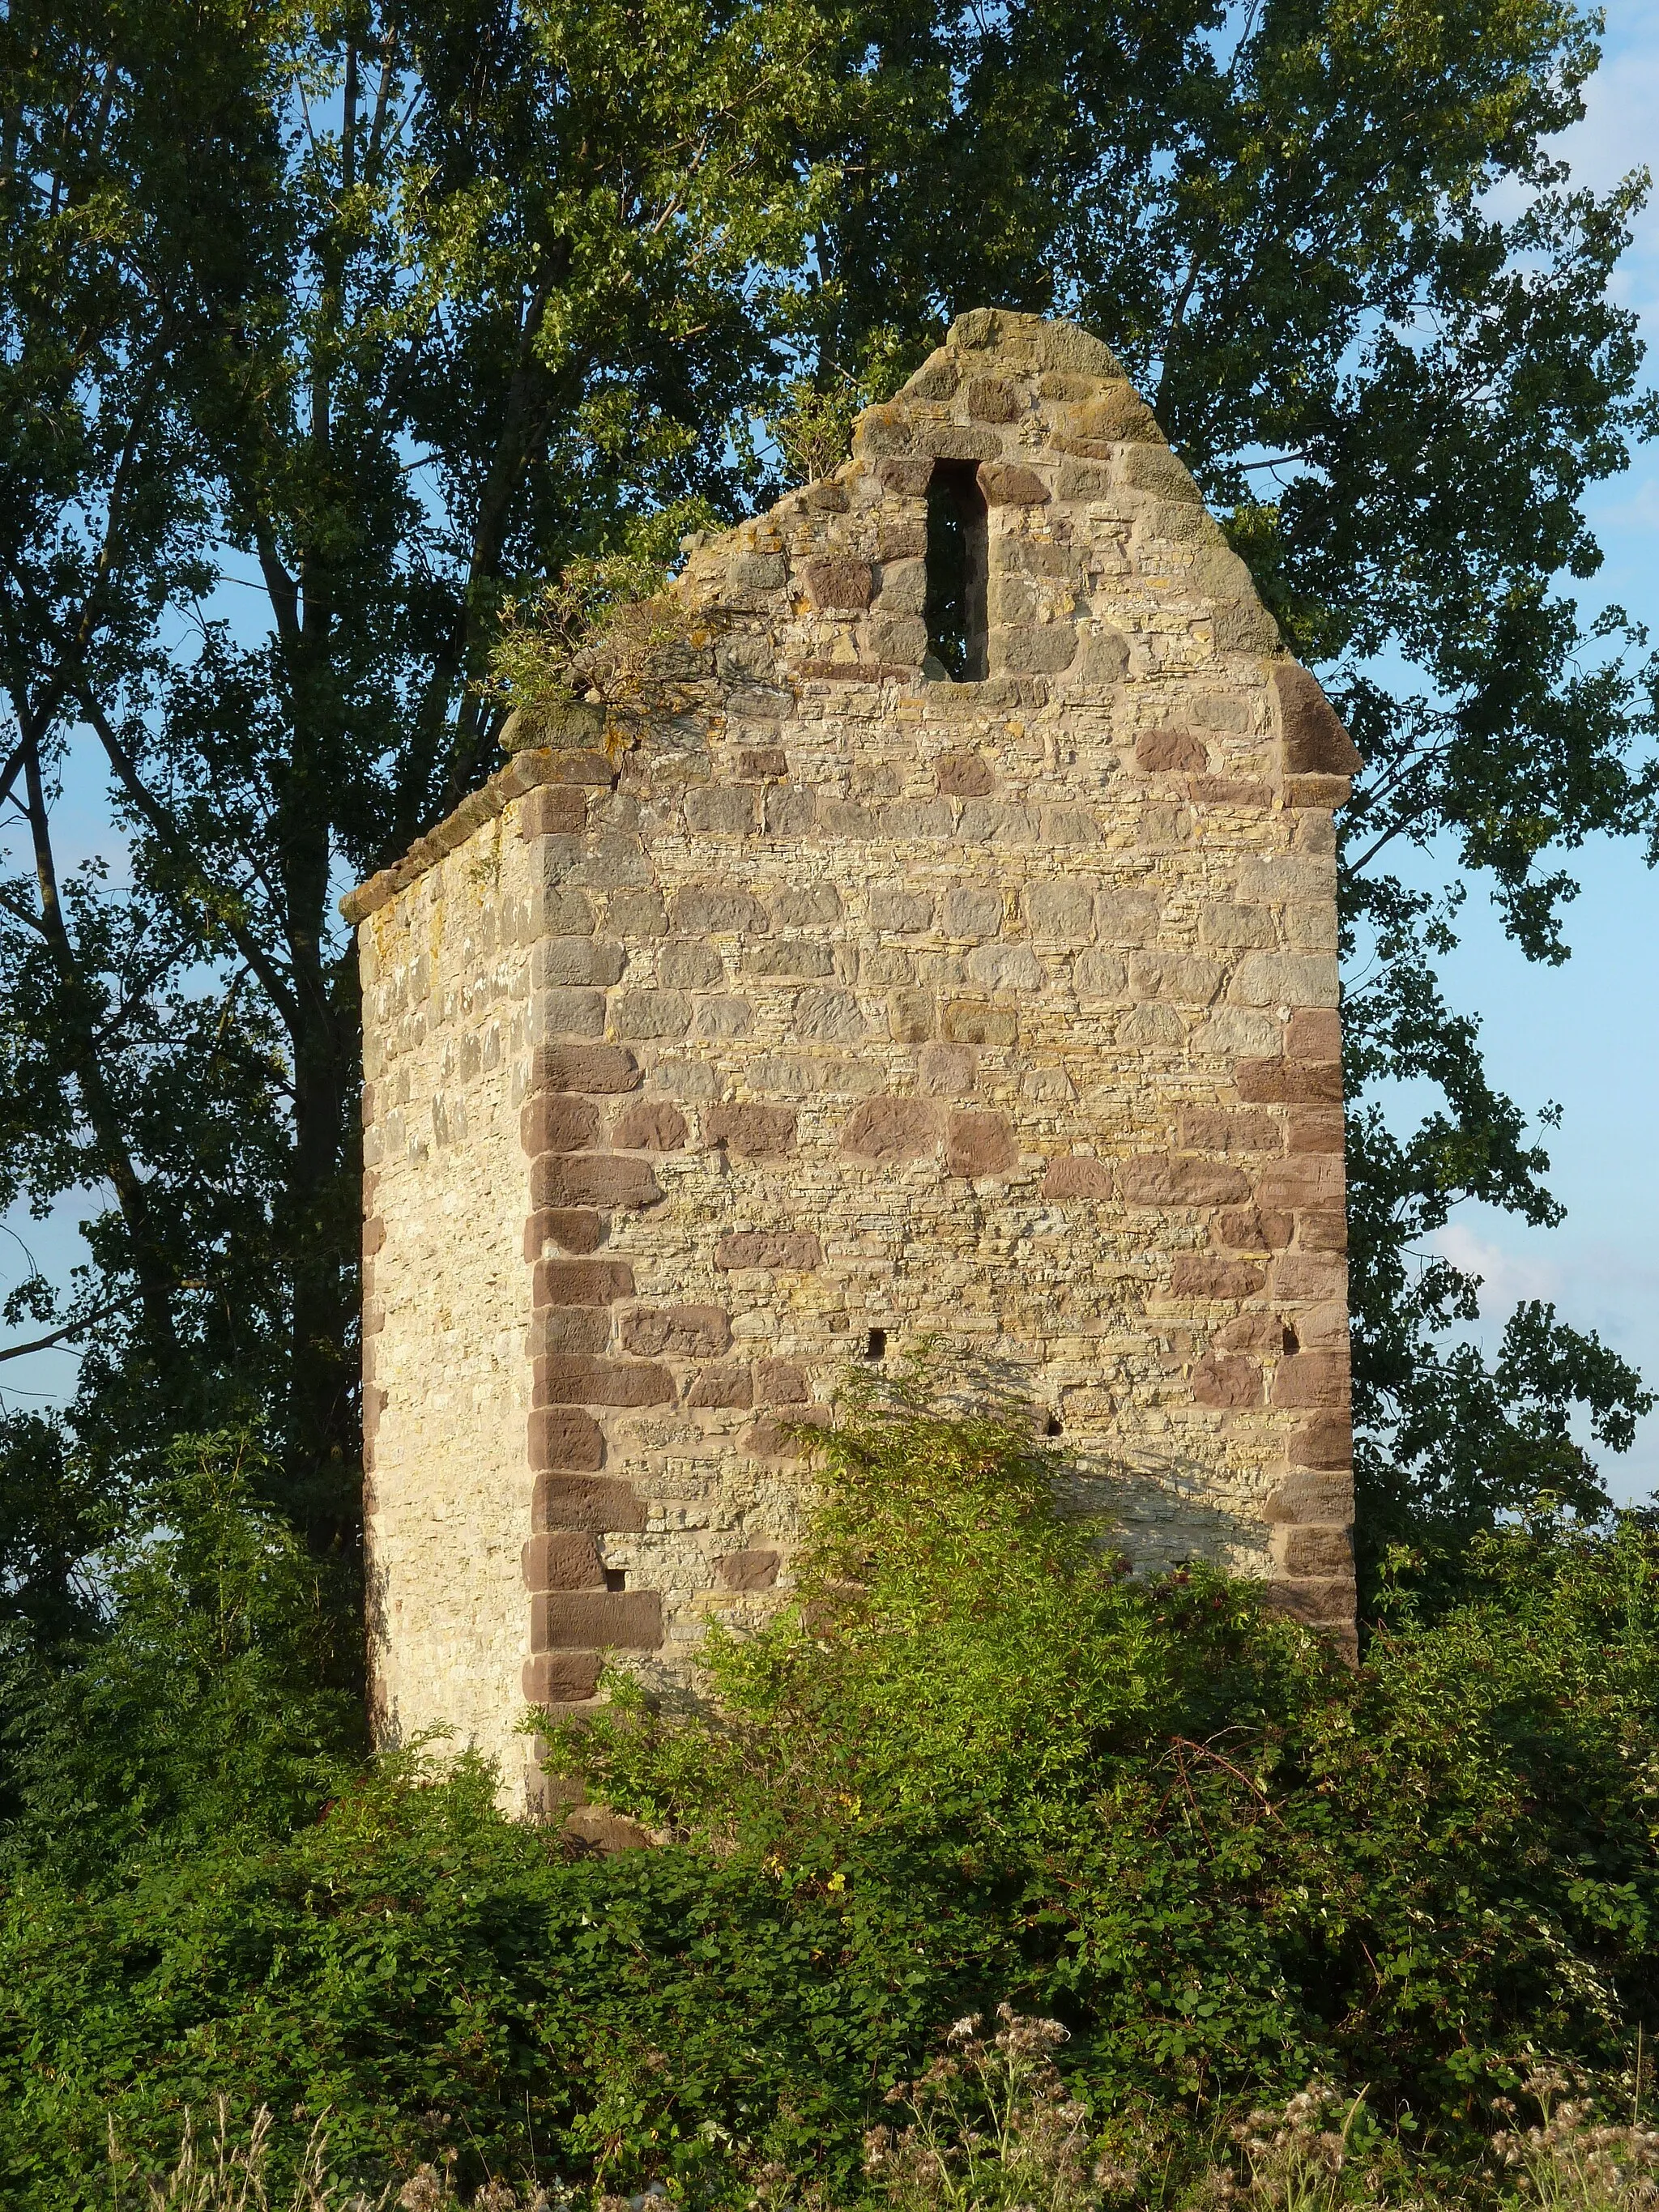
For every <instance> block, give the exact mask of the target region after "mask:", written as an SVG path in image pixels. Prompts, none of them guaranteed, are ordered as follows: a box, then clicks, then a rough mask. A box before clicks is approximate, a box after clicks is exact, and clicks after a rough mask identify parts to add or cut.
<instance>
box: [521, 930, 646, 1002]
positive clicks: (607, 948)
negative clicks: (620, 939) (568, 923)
mask: <svg viewBox="0 0 1659 2212" xmlns="http://www.w3.org/2000/svg"><path fill="white" fill-rule="evenodd" d="M626 957H627V956H626V955H625V954H624V952H623V949H622V947H621V945H617V944H614V943H611V942H610V941H608V940H604V939H595V938H592V937H544V938H543V939H540V941H539V942H538V944H537V945H536V947H535V949H534V951H533V952H532V955H531V968H530V975H531V981H532V985H533V986H534V987H535V988H536V989H537V990H538V991H544V990H548V989H550V988H553V987H556V986H558V985H562V984H572V983H576V984H580V983H614V982H616V981H617V978H618V977H619V976H620V975H621V974H622V971H623V966H624V965H625V963H626Z"/></svg>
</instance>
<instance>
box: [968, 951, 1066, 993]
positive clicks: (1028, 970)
mask: <svg viewBox="0 0 1659 2212" xmlns="http://www.w3.org/2000/svg"><path fill="white" fill-rule="evenodd" d="M968 980H969V982H970V983H976V984H978V986H979V987H980V988H981V990H984V991H1040V990H1041V989H1042V987H1043V985H1044V984H1045V983H1046V982H1047V981H1048V976H1047V975H1046V974H1045V973H1044V972H1043V966H1042V962H1041V961H1040V960H1039V959H1038V958H1037V957H1036V953H1035V952H1033V951H1032V950H1031V948H1030V945H975V947H974V949H973V951H971V952H970V953H969V955H968Z"/></svg>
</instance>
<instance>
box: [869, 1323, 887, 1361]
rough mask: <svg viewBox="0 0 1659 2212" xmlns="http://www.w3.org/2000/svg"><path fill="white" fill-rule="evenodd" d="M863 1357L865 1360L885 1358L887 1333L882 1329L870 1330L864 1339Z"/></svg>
mask: <svg viewBox="0 0 1659 2212" xmlns="http://www.w3.org/2000/svg"><path fill="white" fill-rule="evenodd" d="M864 1356H865V1358H866V1359H885V1358H886V1357H887V1332H886V1330H885V1329H884V1328H872V1330H871V1332H870V1334H869V1335H868V1336H866V1338H865V1340H864Z"/></svg>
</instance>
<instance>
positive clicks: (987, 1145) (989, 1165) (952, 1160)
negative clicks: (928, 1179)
mask: <svg viewBox="0 0 1659 2212" xmlns="http://www.w3.org/2000/svg"><path fill="white" fill-rule="evenodd" d="M916 1103H921V1101H917V1102H916ZM1017 1160H1018V1151H1017V1149H1016V1147H1015V1144H1014V1133H1013V1128H1012V1125H1011V1123H1010V1121H1009V1120H1008V1117H1007V1115H1006V1114H995V1113H987V1112H982V1111H976V1110H975V1109H972V1108H966V1107H965V1108H961V1109H958V1110H957V1112H955V1113H953V1114H951V1115H947V1116H946V1119H945V1172H946V1173H947V1174H948V1175H953V1176H968V1177H969V1178H970V1179H973V1178H977V1177H979V1176H999V1175H1006V1174H1007V1173H1008V1171H1009V1170H1010V1169H1011V1168H1012V1167H1013V1166H1014V1165H1015V1164H1016V1162H1017Z"/></svg>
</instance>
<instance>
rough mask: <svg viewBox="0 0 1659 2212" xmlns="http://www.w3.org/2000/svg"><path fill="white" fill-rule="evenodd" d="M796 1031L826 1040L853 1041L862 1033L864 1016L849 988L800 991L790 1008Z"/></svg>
mask: <svg viewBox="0 0 1659 2212" xmlns="http://www.w3.org/2000/svg"><path fill="white" fill-rule="evenodd" d="M792 1022H793V1029H794V1032H795V1035H796V1036H802V1037H811V1038H816V1039H818V1040H820V1041H821V1042H825V1043H829V1044H854V1043H856V1042H858V1040H859V1039H860V1038H861V1037H862V1036H863V1035H864V1016H863V1015H862V1014H861V1013H860V1012H859V1002H858V1000H856V999H855V998H854V996H853V994H852V993H851V992H850V991H801V992H798V993H797V994H796V997H795V1003H794V1006H793V1009H792Z"/></svg>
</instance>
